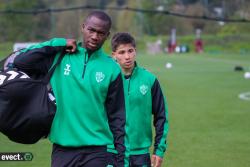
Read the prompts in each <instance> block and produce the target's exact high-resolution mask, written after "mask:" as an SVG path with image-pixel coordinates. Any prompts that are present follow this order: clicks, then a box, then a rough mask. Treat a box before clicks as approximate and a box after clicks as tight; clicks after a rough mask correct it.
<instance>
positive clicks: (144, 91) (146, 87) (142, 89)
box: [140, 84, 148, 95]
mask: <svg viewBox="0 0 250 167" xmlns="http://www.w3.org/2000/svg"><path fill="white" fill-rule="evenodd" d="M140 92H141V94H143V95H145V94H146V93H147V92H148V86H147V85H144V84H143V85H141V86H140Z"/></svg>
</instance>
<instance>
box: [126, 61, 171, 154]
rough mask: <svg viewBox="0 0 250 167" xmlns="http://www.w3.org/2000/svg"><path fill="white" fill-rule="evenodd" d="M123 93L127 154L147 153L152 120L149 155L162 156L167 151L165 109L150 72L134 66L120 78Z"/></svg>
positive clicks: (156, 82)
mask: <svg viewBox="0 0 250 167" xmlns="http://www.w3.org/2000/svg"><path fill="white" fill-rule="evenodd" d="M124 93H125V98H126V141H125V143H126V148H127V153H128V154H129V155H137V154H145V153H149V147H150V146H151V145H152V137H153V136H152V121H153V125H154V129H155V137H154V152H153V153H154V154H156V155H158V156H160V157H163V155H164V152H165V150H166V148H167V143H166V137H167V133H168V108H167V105H166V101H165V98H164V96H163V93H162V90H161V88H160V84H159V82H158V80H157V79H156V77H155V76H154V75H153V74H152V73H150V72H149V71H147V70H145V69H144V68H141V67H139V66H138V65H137V64H136V66H135V68H134V70H133V72H132V74H131V75H130V76H124ZM152 115H153V117H152ZM152 119H153V120H152Z"/></svg>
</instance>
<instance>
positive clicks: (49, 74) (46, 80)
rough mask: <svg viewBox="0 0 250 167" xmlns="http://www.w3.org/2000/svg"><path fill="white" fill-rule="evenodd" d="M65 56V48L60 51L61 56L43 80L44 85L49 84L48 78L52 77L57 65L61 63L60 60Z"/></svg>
mask: <svg viewBox="0 0 250 167" xmlns="http://www.w3.org/2000/svg"><path fill="white" fill-rule="evenodd" d="M65 54H66V50H65V48H64V49H63V50H62V52H61V54H60V56H59V58H58V60H57V62H56V64H54V65H53V67H52V68H51V69H50V70H49V72H48V73H47V75H46V76H45V77H44V78H43V82H44V83H45V84H48V83H49V81H50V78H51V77H52V75H53V73H54V71H55V69H56V67H57V66H58V64H60V63H61V61H62V59H63V57H64V55H65Z"/></svg>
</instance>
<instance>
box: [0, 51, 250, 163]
mask: <svg viewBox="0 0 250 167" xmlns="http://www.w3.org/2000/svg"><path fill="white" fill-rule="evenodd" d="M137 59H138V64H139V65H142V66H144V67H146V68H147V69H148V70H149V71H151V72H153V73H154V74H156V75H157V76H158V78H159V80H160V83H161V86H162V89H163V90H164V93H165V95H166V97H167V100H168V105H169V123H170V131H169V136H168V144H169V147H168V151H167V154H166V155H165V157H164V165H163V166H166V167H248V166H249V164H250V158H249V157H250V130H249V127H250V121H249V119H250V101H246V100H245V101H244V100H241V99H239V98H238V95H239V94H240V93H242V92H250V79H248V80H246V79H244V78H243V75H244V72H235V71H234V67H235V65H242V66H243V67H244V68H245V69H246V70H248V71H250V55H246V54H245V55H240V54H223V55H220V54H217V55H216V54H213V55H208V54H202V55H198V54H179V55H158V56H150V55H145V54H138V57H137ZM167 62H171V63H172V64H173V68H171V69H166V68H165V64H166V63H167ZM0 152H32V153H33V154H34V159H33V161H31V162H0V166H6V167H7V166H8V167H11V166H18V167H30V166H50V155H51V144H50V143H49V142H48V141H47V140H43V141H41V142H39V143H37V144H35V145H20V144H15V143H12V142H10V141H8V140H7V138H6V137H4V136H2V135H0Z"/></svg>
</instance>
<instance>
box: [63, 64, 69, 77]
mask: <svg viewBox="0 0 250 167" xmlns="http://www.w3.org/2000/svg"><path fill="white" fill-rule="evenodd" d="M69 73H70V65H69V64H66V66H65V68H64V75H69Z"/></svg>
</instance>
